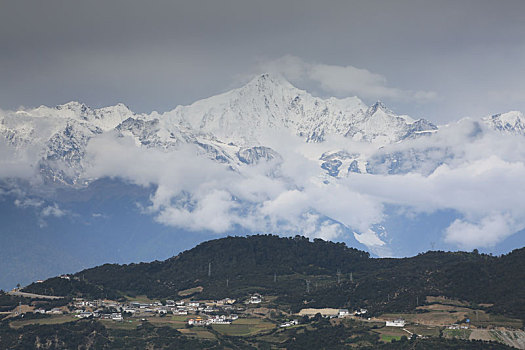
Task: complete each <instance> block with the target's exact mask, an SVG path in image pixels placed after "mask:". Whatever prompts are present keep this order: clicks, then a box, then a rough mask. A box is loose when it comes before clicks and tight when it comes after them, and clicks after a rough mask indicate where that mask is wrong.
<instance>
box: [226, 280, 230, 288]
mask: <svg viewBox="0 0 525 350" xmlns="http://www.w3.org/2000/svg"><path fill="white" fill-rule="evenodd" d="M229 286H230V279H229V278H226V288H228V287H229Z"/></svg>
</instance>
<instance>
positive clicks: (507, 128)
mask: <svg viewBox="0 0 525 350" xmlns="http://www.w3.org/2000/svg"><path fill="white" fill-rule="evenodd" d="M483 121H484V122H485V123H486V124H487V125H489V127H491V128H493V129H495V130H498V131H502V132H506V133H510V134H519V135H525V117H524V116H523V113H521V112H519V111H510V112H507V113H502V114H496V115H493V116H490V117H487V118H484V119H483Z"/></svg>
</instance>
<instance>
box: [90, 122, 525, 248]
mask: <svg viewBox="0 0 525 350" xmlns="http://www.w3.org/2000/svg"><path fill="white" fill-rule="evenodd" d="M344 145H346V147H348V148H347V149H344V148H343V149H344V150H346V151H348V152H351V151H352V150H355V148H354V149H353V147H352V143H348V142H341V140H340V139H335V138H334V139H329V140H328V141H327V142H325V143H323V144H305V143H304V142H303V141H301V140H299V139H297V140H295V139H293V138H291V139H289V140H288V141H287V142H277V141H274V143H273V144H272V145H271V146H272V148H273V149H275V150H276V151H277V152H279V153H280V154H281V155H282V159H279V160H272V161H269V162H262V163H260V164H258V165H245V166H241V167H239V168H238V169H234V170H232V169H231V168H230V167H229V166H228V165H225V164H220V163H217V162H215V161H212V160H210V159H207V158H206V157H203V156H202V155H198V154H199V152H198V150H197V149H196V148H195V147H194V146H190V145H186V146H184V147H181V148H179V149H178V150H175V151H170V152H168V151H162V150H157V149H149V148H142V147H138V146H136V145H135V143H134V142H133V141H132V140H131V139H127V138H125V137H124V138H122V137H121V138H116V137H114V136H113V135H111V134H105V135H102V136H100V137H97V138H95V139H93V140H92V141H91V142H90V144H89V146H88V155H89V161H90V164H91V167H90V168H89V171H88V175H89V176H90V177H93V178H98V177H103V176H112V177H121V178H124V179H126V180H128V181H131V182H133V183H135V184H138V185H142V186H149V185H152V184H153V185H156V186H157V187H156V190H155V192H154V194H153V195H152V196H151V198H150V201H151V203H150V205H149V206H148V207H146V208H144V211H145V212H147V213H149V214H152V215H154V216H155V219H156V220H157V221H158V222H161V223H163V224H166V225H172V226H176V227H183V228H185V229H189V230H194V231H199V230H208V231H212V232H215V233H217V234H224V233H227V232H228V231H230V230H232V229H234V228H236V227H240V228H243V229H245V230H248V231H251V232H276V233H282V234H288V233H302V234H305V235H307V236H310V237H321V238H324V239H347V238H349V237H351V236H353V237H354V238H355V239H357V240H358V241H360V242H361V243H363V244H365V245H367V246H368V247H369V248H370V249H371V250H372V251H374V252H376V253H378V254H381V255H389V254H391V252H390V251H389V250H388V245H387V244H386V243H387V241H388V239H391V238H392V237H390V238H389V237H388V236H387V235H386V236H385V235H379V234H378V233H377V232H376V231H374V226H375V225H378V224H381V223H382V222H384V220H385V215H386V214H385V205H387V204H388V205H390V204H393V205H396V206H399V207H402V208H405V209H404V210H405V214H403V215H406V216H407V218H408V217H410V215H417V214H418V213H434V212H437V211H440V210H453V211H454V212H456V213H457V214H458V216H459V217H460V218H458V219H456V220H455V221H453V222H450V224H449V226H448V227H447V228H446V230H445V231H444V232H443V237H442V240H443V242H444V243H448V244H451V245H453V246H457V247H459V248H463V249H472V248H480V247H491V246H494V245H495V244H497V243H499V242H501V241H502V240H504V239H505V238H507V237H509V236H510V235H512V234H513V233H515V232H517V231H519V230H521V229H523V228H525V214H524V211H523V206H524V204H525V203H524V202H523V198H525V164H524V162H523V159H525V140H524V139H523V137H522V136H512V135H505V137H502V135H501V134H498V133H496V132H494V131H492V130H489V129H487V128H486V127H484V126H482V125H480V124H479V122H477V121H474V120H468V119H467V120H462V121H460V122H458V123H457V124H454V125H451V126H444V127H442V129H441V130H440V132H439V133H436V134H434V135H432V136H429V137H423V138H419V139H415V140H411V141H406V142H403V143H400V144H394V145H389V146H386V147H384V148H383V149H381V150H379V151H377V152H376V153H383V154H389V153H396V154H399V153H403V152H409V153H416V154H417V153H418V152H419V153H421V154H426V155H428V158H427V159H426V160H421V162H422V163H425V162H426V163H428V164H427V166H426V167H423V168H424V171H422V168H415V169H413V170H412V171H406V172H404V173H400V174H386V173H376V174H359V173H350V174H348V176H345V177H342V178H331V177H328V176H327V175H323V174H322V173H321V172H320V169H319V161H318V159H319V156H320V154H322V153H323V152H324V151H326V150H333V149H334V147H338V148H339V149H341V148H342V147H345V146H344ZM428 169H432V170H430V171H429V170H428Z"/></svg>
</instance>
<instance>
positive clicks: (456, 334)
mask: <svg viewBox="0 0 525 350" xmlns="http://www.w3.org/2000/svg"><path fill="white" fill-rule="evenodd" d="M470 333H472V331H471V330H470V329H445V330H443V336H444V337H446V338H458V339H468V338H469V337H470Z"/></svg>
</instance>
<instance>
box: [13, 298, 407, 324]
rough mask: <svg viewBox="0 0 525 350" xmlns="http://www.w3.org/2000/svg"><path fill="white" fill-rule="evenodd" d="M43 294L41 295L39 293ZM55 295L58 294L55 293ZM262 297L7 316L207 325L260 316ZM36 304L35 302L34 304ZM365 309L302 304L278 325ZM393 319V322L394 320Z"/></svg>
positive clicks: (90, 306) (79, 303) (77, 302)
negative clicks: (175, 319) (169, 319)
mask: <svg viewBox="0 0 525 350" xmlns="http://www.w3.org/2000/svg"><path fill="white" fill-rule="evenodd" d="M10 294H13V295H20V296H22V295H25V296H31V297H32V298H36V299H38V297H39V296H38V295H29V294H28V293H22V292H19V291H17V290H13V291H11V292H10ZM41 297H44V296H41ZM55 298H58V297H55ZM263 301H264V298H263V296H262V295H261V294H258V293H254V294H253V295H250V296H249V297H248V298H247V299H245V300H242V301H240V300H236V299H232V298H224V299H220V300H193V299H181V300H170V299H168V300H163V301H151V300H149V301H147V302H146V301H126V302H119V301H115V300H107V299H106V300H102V299H96V300H87V299H84V298H74V299H73V301H72V302H71V303H69V304H67V305H63V306H61V307H53V308H50V309H45V308H42V307H31V306H29V305H22V304H20V305H19V307H17V308H15V309H14V310H13V311H12V312H11V316H18V317H22V318H23V317H24V316H25V315H26V314H27V313H32V314H42V315H67V314H69V315H73V316H74V317H75V318H79V319H88V318H94V319H103V320H113V321H116V322H121V321H124V320H125V319H129V318H138V319H141V320H147V319H148V318H151V317H165V316H167V315H172V316H185V317H184V319H185V320H186V321H185V322H186V325H187V326H189V327H192V326H209V325H217V324H220V325H230V324H232V322H233V321H235V320H237V319H239V317H241V318H246V317H254V316H259V317H261V316H263V314H261V313H257V312H255V311H256V310H257V306H259V305H260V304H262V303H263ZM36 305H37V304H36ZM366 313H367V310H366V309H362V308H361V309H358V310H355V311H353V312H350V311H349V310H348V309H333V308H321V309H315V308H306V309H302V310H301V311H300V312H299V313H297V314H295V315H290V316H295V317H296V318H290V319H289V320H287V321H285V322H283V323H281V324H279V325H278V327H279V328H286V327H291V326H294V325H298V324H299V323H300V321H299V319H304V317H307V318H313V317H315V316H316V315H320V316H321V317H324V318H329V319H331V318H347V317H361V318H362V317H364V316H365V315H366ZM398 321H399V320H397V321H396V322H398ZM396 322H389V323H387V326H393V327H400V326H404V321H403V322H402V324H401V323H399V322H398V323H396Z"/></svg>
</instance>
